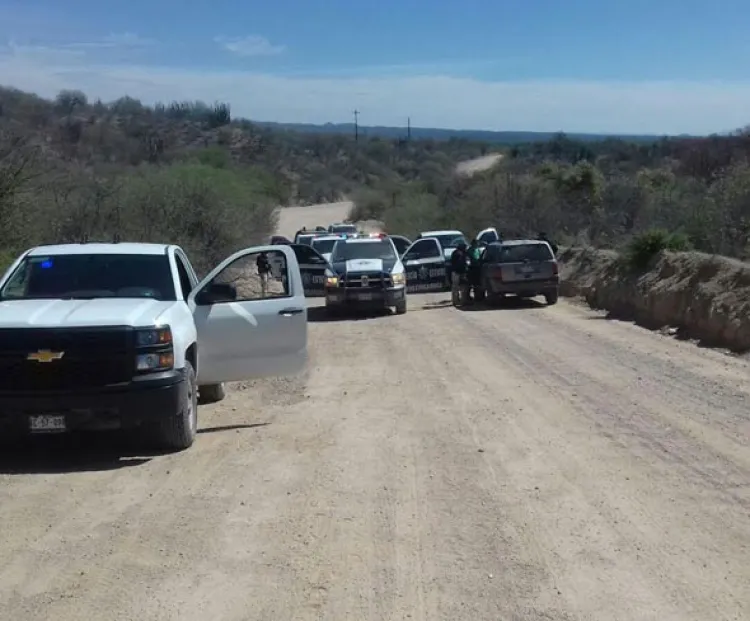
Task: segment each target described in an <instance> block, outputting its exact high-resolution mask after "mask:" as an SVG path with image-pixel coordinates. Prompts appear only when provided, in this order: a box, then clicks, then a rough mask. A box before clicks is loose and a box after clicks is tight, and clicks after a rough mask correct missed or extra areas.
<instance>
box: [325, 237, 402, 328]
mask: <svg viewBox="0 0 750 621" xmlns="http://www.w3.org/2000/svg"><path fill="white" fill-rule="evenodd" d="M325 298H326V309H327V311H328V312H329V313H330V314H332V315H333V314H337V313H338V312H341V311H344V310H347V309H354V308H391V307H393V308H395V309H396V313H397V314H399V315H403V314H404V313H405V312H406V274H405V271H404V266H403V264H402V263H401V259H399V256H398V252H397V251H396V247H395V246H394V245H393V242H392V241H391V240H390V238H389V237H388V236H387V235H381V236H374V237H349V238H346V239H340V240H339V241H337V242H336V244H335V245H334V247H333V251H332V252H331V258H330V261H329V266H328V269H327V270H326V283H325Z"/></svg>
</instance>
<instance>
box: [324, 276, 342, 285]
mask: <svg viewBox="0 0 750 621" xmlns="http://www.w3.org/2000/svg"><path fill="white" fill-rule="evenodd" d="M338 286H339V277H338V276H326V287H338Z"/></svg>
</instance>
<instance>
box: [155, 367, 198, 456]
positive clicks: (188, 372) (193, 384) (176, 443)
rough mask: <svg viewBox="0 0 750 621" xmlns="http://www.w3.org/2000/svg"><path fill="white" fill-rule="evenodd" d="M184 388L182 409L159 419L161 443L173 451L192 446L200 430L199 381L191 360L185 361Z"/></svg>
mask: <svg viewBox="0 0 750 621" xmlns="http://www.w3.org/2000/svg"><path fill="white" fill-rule="evenodd" d="M182 390H183V395H182V397H183V398H182V399H181V402H182V404H181V410H180V411H179V412H175V413H173V414H171V415H169V416H167V417H166V418H164V419H163V420H161V421H159V444H160V445H161V446H162V447H163V448H165V449H168V450H172V451H184V450H185V449H187V448H190V447H191V446H192V445H193V442H195V436H196V434H197V432H198V382H197V381H196V378H195V370H194V369H193V365H192V364H190V361H189V360H186V361H185V381H184V382H183V388H182Z"/></svg>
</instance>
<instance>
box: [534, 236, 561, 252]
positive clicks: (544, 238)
mask: <svg viewBox="0 0 750 621" xmlns="http://www.w3.org/2000/svg"><path fill="white" fill-rule="evenodd" d="M537 239H538V240H539V241H546V242H547V243H548V244H549V246H550V248H552V252H553V254H557V244H556V243H555V242H553V241H552V240H551V239H550V238H549V237H547V233H539V235H538V237H537Z"/></svg>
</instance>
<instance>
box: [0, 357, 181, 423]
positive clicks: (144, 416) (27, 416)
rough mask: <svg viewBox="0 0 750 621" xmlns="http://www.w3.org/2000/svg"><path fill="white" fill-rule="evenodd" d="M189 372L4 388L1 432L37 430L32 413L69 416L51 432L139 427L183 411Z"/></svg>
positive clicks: (0, 420)
mask: <svg viewBox="0 0 750 621" xmlns="http://www.w3.org/2000/svg"><path fill="white" fill-rule="evenodd" d="M184 382H185V377H184V373H183V372H182V371H181V370H176V371H170V372H168V373H160V374H158V376H157V375H155V376H153V377H148V378H138V379H135V380H133V381H132V382H130V383H128V384H124V385H118V386H111V387H106V388H101V389H94V390H86V391H76V392H55V393H38V392H36V393H23V394H13V393H0V432H6V433H24V432H31V417H32V416H39V415H48V416H56V417H63V419H64V428H58V429H54V430H51V431H57V432H60V431H100V430H106V429H133V428H137V427H140V426H141V425H143V424H144V423H149V422H151V421H155V420H158V419H163V418H167V417H170V416H175V415H176V414H177V413H178V412H180V411H181V410H182V407H183V405H184V404H183V400H184V398H185V394H186V393H185V390H184Z"/></svg>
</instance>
